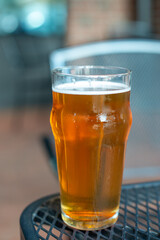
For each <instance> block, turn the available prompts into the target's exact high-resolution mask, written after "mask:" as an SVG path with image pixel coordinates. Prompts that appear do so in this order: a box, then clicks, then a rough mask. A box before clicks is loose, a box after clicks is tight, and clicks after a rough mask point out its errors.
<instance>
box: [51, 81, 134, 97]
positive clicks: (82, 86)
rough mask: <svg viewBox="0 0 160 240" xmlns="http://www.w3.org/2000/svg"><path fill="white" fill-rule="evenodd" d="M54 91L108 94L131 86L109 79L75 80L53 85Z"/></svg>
mask: <svg viewBox="0 0 160 240" xmlns="http://www.w3.org/2000/svg"><path fill="white" fill-rule="evenodd" d="M52 90H53V91H54V92H59V93H64V94H75V95H106V94H117V93H122V92H128V91H130V90H131V88H130V87H129V86H128V85H126V84H124V83H114V82H109V81H75V82H71V83H60V84H58V85H56V86H52Z"/></svg>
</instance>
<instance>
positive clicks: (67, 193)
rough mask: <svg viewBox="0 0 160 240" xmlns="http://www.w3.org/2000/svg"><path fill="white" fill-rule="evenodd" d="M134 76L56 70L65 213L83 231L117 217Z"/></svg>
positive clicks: (115, 70) (54, 114) (55, 124)
mask: <svg viewBox="0 0 160 240" xmlns="http://www.w3.org/2000/svg"><path fill="white" fill-rule="evenodd" d="M130 80H131V72H130V71H129V70H128V69H125V68H119V67H101V66H98V67H97V66H73V67H63V68H57V69H54V70H53V71H52V95H53V107H52V111H51V116H50V123H51V127H52V131H53V134H54V138H55V146H56V157H57V164H58V175H59V182H60V196H61V213H62V218H63V220H64V221H65V223H66V224H68V225H69V226H72V227H75V228H77V229H81V230H93V229H94V230H95V229H101V228H104V227H109V226H111V225H112V224H114V223H115V222H116V220H117V218H118V211H119V201H120V193H121V183H122V175H123V168H124V158H125V150H126V143H127V138H128V134H129V131H130V127H131V123H132V114H131V110H130V90H131V87H130Z"/></svg>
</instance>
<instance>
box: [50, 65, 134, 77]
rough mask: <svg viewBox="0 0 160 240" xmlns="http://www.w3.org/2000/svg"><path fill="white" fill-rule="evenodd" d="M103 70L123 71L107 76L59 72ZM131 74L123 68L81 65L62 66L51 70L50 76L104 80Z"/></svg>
mask: <svg viewBox="0 0 160 240" xmlns="http://www.w3.org/2000/svg"><path fill="white" fill-rule="evenodd" d="M85 68H86V69H87V68H88V69H94V68H95V69H103V70H124V72H123V73H108V74H72V73H65V72H60V70H67V69H71V70H72V69H73V70H74V69H85ZM131 73H132V71H131V70H130V69H128V68H124V67H117V66H96V65H81V66H78V65H77V66H76V65H75V66H74V65H73V66H72V65H71V66H64V67H57V68H54V69H53V70H52V74H56V75H57V76H61V77H63V76H68V77H73V78H77V77H78V78H79V77H83V78H88V77H89V78H105V77H121V76H127V75H128V76H129V75H130V74H131Z"/></svg>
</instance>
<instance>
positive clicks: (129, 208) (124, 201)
mask: <svg viewBox="0 0 160 240" xmlns="http://www.w3.org/2000/svg"><path fill="white" fill-rule="evenodd" d="M20 225H21V239H26V240H32V239H35V240H40V239H42V240H54V239H63V240H69V239H77V240H82V239H86V240H92V239H97V240H103V239H104V240H105V239H110V240H111V239H113V240H124V239H126V240H132V239H138V240H141V239H143V240H145V239H148V240H156V239H160V182H151V183H141V184H131V185H124V186H122V193H121V201H120V211H119V218H118V221H117V223H116V224H115V225H114V226H112V227H110V228H106V229H103V230H98V231H97V230H96V231H80V230H76V229H73V228H70V227H68V226H67V225H66V224H65V223H64V222H63V220H62V219H61V215H60V199H59V195H52V196H49V197H45V198H43V199H40V200H38V201H36V202H34V203H32V204H31V205H29V206H28V207H27V208H26V209H25V210H24V212H23V213H22V215H21V219H20Z"/></svg>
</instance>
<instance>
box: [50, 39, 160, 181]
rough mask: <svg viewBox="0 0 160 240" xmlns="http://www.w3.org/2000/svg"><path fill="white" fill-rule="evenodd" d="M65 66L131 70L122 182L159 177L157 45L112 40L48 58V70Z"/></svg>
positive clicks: (159, 60)
mask: <svg viewBox="0 0 160 240" xmlns="http://www.w3.org/2000/svg"><path fill="white" fill-rule="evenodd" d="M68 65H105V66H107V65H108V66H109V65H110V66H121V67H125V68H129V69H131V70H132V72H133V74H132V90H131V109H132V114H133V123H132V128H131V132H130V135H129V140H128V146H127V153H126V164H125V166H126V169H125V173H124V178H125V179H128V180H131V179H146V178H156V177H158V176H160V162H159V160H160V41H157V40H138V39H136V40H135V39H129V40H113V41H106V42H97V43H91V44H86V45H82V46H75V47H69V48H65V49H60V50H56V51H54V52H53V53H52V54H51V56H50V66H51V69H53V68H55V67H62V66H68Z"/></svg>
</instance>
